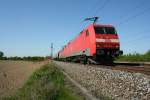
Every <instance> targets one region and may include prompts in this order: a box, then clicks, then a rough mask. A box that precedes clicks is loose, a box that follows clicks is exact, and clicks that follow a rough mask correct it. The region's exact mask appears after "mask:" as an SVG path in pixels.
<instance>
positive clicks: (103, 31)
mask: <svg viewBox="0 0 150 100" xmlns="http://www.w3.org/2000/svg"><path fill="white" fill-rule="evenodd" d="M121 53H122V51H120V43H119V38H118V35H117V32H116V30H115V28H114V27H113V26H112V25H99V24H91V25H89V26H88V27H86V28H85V29H83V31H82V32H80V34H79V35H78V36H77V37H76V38H75V39H73V40H72V41H70V42H69V43H68V44H67V45H66V46H64V48H63V49H62V50H60V51H59V53H58V58H59V59H60V58H61V59H65V60H75V59H76V60H80V59H79V58H83V55H84V57H85V58H88V59H92V60H94V61H98V62H112V61H113V58H114V57H117V56H119V54H121Z"/></svg>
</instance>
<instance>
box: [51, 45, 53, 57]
mask: <svg viewBox="0 0 150 100" xmlns="http://www.w3.org/2000/svg"><path fill="white" fill-rule="evenodd" d="M51 58H53V43H51Z"/></svg>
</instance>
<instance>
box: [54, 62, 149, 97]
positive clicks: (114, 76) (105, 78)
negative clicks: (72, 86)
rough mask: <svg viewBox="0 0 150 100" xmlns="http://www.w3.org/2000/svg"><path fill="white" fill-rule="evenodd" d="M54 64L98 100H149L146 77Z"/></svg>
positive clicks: (61, 63)
mask: <svg viewBox="0 0 150 100" xmlns="http://www.w3.org/2000/svg"><path fill="white" fill-rule="evenodd" d="M55 63H56V64H57V65H59V66H60V67H61V68H62V69H63V70H64V71H65V72H66V73H68V75H70V77H72V78H73V79H74V80H76V81H77V82H78V83H80V84H81V85H82V86H83V87H85V88H86V89H87V90H88V91H90V92H91V93H92V94H93V95H94V96H96V97H97V98H99V99H102V100H103V99H105V100H109V99H110V100H111V99H115V100H150V76H148V75H145V74H141V73H136V72H134V73H131V72H125V71H120V70H111V69H106V68H103V67H93V66H90V65H81V64H74V63H66V62H58V61H55ZM99 66H103V65H99Z"/></svg>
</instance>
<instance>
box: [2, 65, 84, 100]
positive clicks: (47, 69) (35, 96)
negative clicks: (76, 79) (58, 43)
mask: <svg viewBox="0 0 150 100" xmlns="http://www.w3.org/2000/svg"><path fill="white" fill-rule="evenodd" d="M64 78H65V76H64V75H63V73H62V72H61V71H60V70H59V69H58V68H57V67H56V65H55V64H53V63H51V64H47V65H44V66H43V67H42V68H41V69H39V70H37V71H35V72H34V73H33V75H32V76H31V77H30V78H29V79H28V81H27V82H26V83H25V84H24V86H23V87H22V88H21V89H19V90H18V92H17V93H16V95H14V96H11V97H6V98H4V100H80V99H81V98H80V97H78V96H77V95H75V94H74V93H73V92H72V90H71V89H70V88H67V87H66V86H65V84H64Z"/></svg>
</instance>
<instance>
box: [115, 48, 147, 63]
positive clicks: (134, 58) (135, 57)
mask: <svg viewBox="0 0 150 100" xmlns="http://www.w3.org/2000/svg"><path fill="white" fill-rule="evenodd" d="M116 60H117V61H130V62H140V61H141V62H150V50H149V51H148V52H146V53H145V54H139V53H135V54H126V55H122V56H120V57H119V58H118V59H116Z"/></svg>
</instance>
